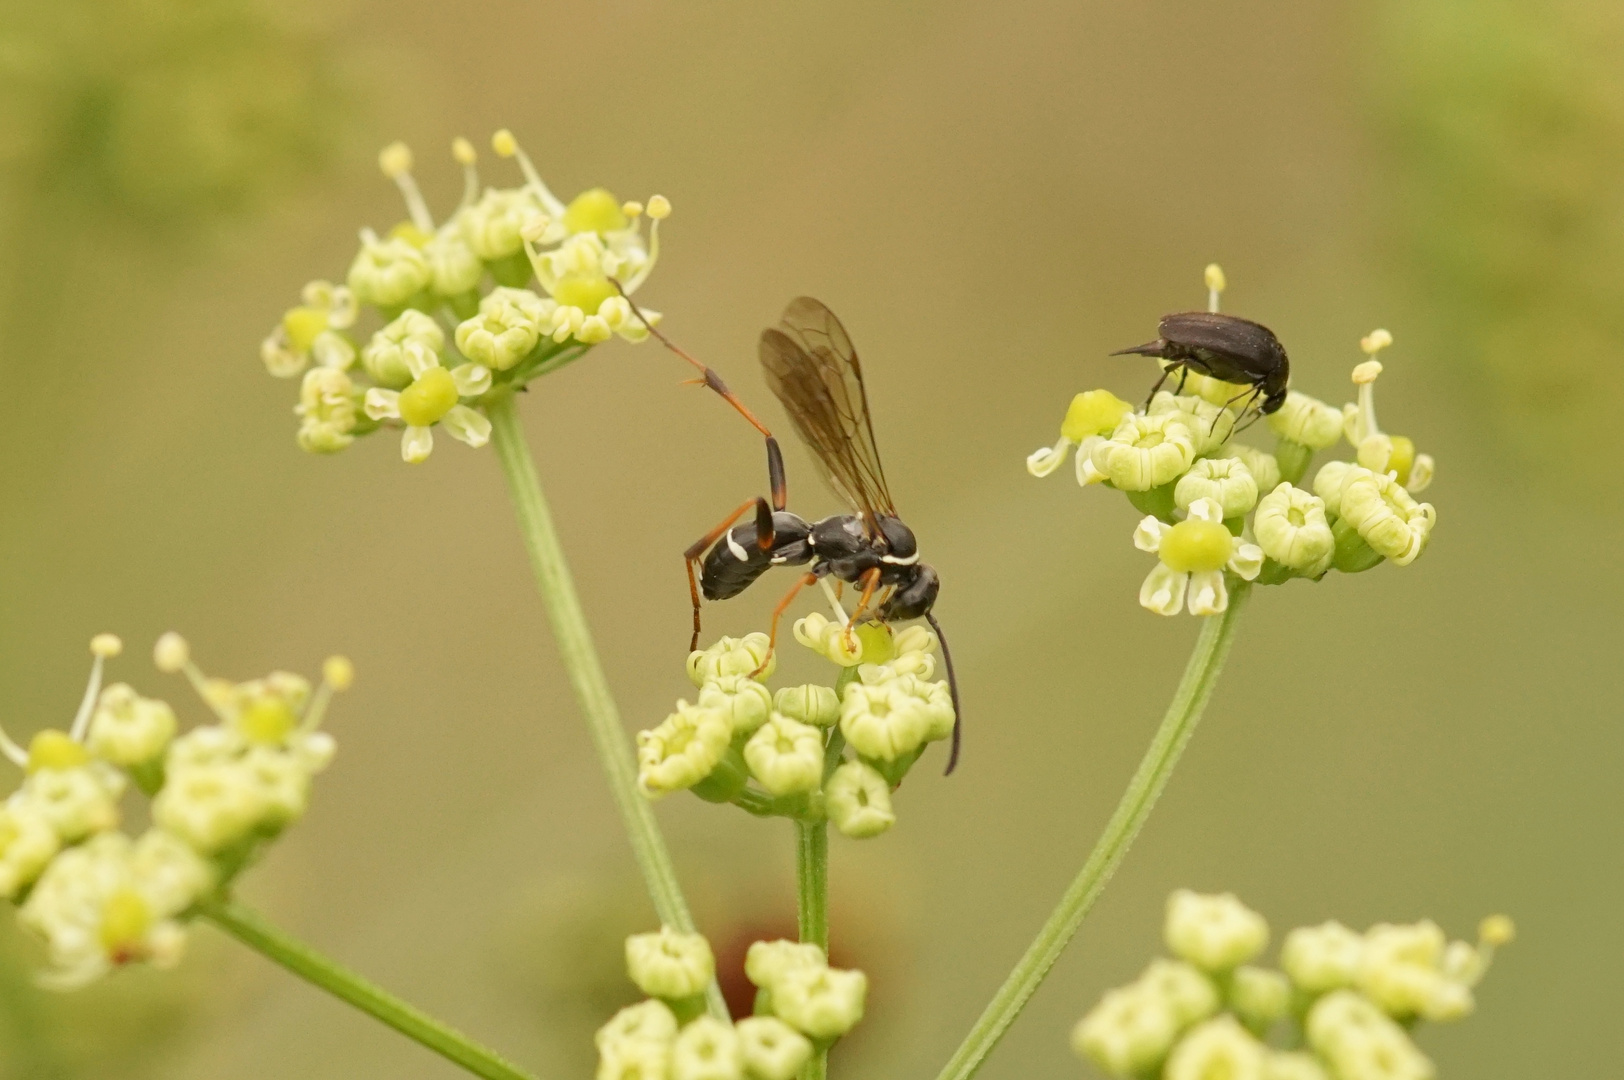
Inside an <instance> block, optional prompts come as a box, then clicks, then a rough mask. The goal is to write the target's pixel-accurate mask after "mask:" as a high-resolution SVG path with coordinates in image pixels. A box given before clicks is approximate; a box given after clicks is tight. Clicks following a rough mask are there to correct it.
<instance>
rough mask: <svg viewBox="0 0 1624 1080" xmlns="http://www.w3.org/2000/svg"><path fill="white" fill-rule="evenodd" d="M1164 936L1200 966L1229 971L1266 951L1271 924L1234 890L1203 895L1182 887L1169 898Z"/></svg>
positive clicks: (1207, 968) (1170, 944)
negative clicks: (1238, 898) (1246, 903)
mask: <svg viewBox="0 0 1624 1080" xmlns="http://www.w3.org/2000/svg"><path fill="white" fill-rule="evenodd" d="M1163 936H1164V938H1165V939H1166V941H1167V947H1168V948H1170V949H1172V950H1173V952H1174V953H1175V954H1177V955H1178V956H1180V957H1183V958H1184V959H1185V960H1188V961H1190V963H1192V964H1194V965H1196V966H1197V967H1199V968H1202V969H1204V970H1206V971H1227V970H1229V969H1231V968H1233V967H1235V966H1237V965H1239V964H1243V963H1245V962H1246V961H1248V960H1250V959H1252V957H1254V956H1256V955H1257V954H1258V953H1260V952H1262V951H1263V947H1264V946H1265V945H1267V944H1268V943H1269V926H1268V923H1266V922H1264V921H1263V916H1261V915H1259V914H1258V913H1257V912H1255V911H1253V910H1252V909H1251V908H1248V907H1247V906H1246V905H1245V904H1242V903H1241V902H1240V901H1239V900H1237V899H1236V898H1235V896H1234V894H1232V893H1222V894H1220V895H1213V896H1203V895H1201V894H1199V893H1195V892H1191V891H1190V890H1189V889H1179V890H1178V891H1177V892H1175V893H1173V895H1172V896H1170V897H1168V899H1167V921H1166V923H1165V925H1164V927H1163Z"/></svg>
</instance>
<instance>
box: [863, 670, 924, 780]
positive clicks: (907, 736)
mask: <svg viewBox="0 0 1624 1080" xmlns="http://www.w3.org/2000/svg"><path fill="white" fill-rule="evenodd" d="M934 720H935V718H934V716H933V715H932V710H931V708H930V705H929V703H927V702H926V701H923V700H921V699H920V698H917V697H915V696H913V695H912V694H909V693H906V692H904V691H903V690H901V689H899V688H898V687H896V686H895V685H893V684H889V683H888V684H885V685H881V686H868V685H865V684H864V683H862V682H855V683H852V684H851V685H849V686H847V687H846V693H845V696H844V698H843V700H842V701H841V706H840V730H841V731H842V732H843V733H844V734H845V736H846V741H847V742H848V743H850V744H851V745H852V748H853V749H855V750H856V751H857V752H858V753H859V754H861V755H863V756H864V757H866V758H873V759H876V760H880V761H887V762H891V761H896V760H898V759H900V758H903V757H906V756H907V755H909V754H912V753H913V752H914V751H915V750H918V749H919V748H920V747H921V746H923V745H924V743H925V742H926V740H927V739H929V738H930V735H931V732H932V730H933V729H934V728H935V726H936V725H935V723H934Z"/></svg>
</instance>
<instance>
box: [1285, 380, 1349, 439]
mask: <svg viewBox="0 0 1624 1080" xmlns="http://www.w3.org/2000/svg"><path fill="white" fill-rule="evenodd" d="M1269 427H1270V429H1272V430H1273V431H1274V433H1275V434H1276V435H1278V436H1280V437H1281V438H1282V439H1289V440H1291V441H1292V442H1294V443H1298V444H1299V445H1302V446H1306V447H1308V448H1309V449H1310V450H1325V449H1328V448H1329V447H1332V446H1334V445H1336V441H1337V440H1338V439H1340V438H1341V437H1342V411H1341V410H1340V409H1338V408H1336V407H1335V406H1334V405H1327V404H1325V402H1323V401H1320V400H1319V399H1318V398H1312V397H1309V396H1308V395H1307V394H1300V393H1298V392H1297V391H1295V390H1293V391H1291V392H1290V393H1288V394H1287V395H1286V402H1285V404H1284V405H1282V406H1280V408H1279V409H1278V410H1276V411H1275V412H1274V413H1273V414H1271V415H1270V416H1269Z"/></svg>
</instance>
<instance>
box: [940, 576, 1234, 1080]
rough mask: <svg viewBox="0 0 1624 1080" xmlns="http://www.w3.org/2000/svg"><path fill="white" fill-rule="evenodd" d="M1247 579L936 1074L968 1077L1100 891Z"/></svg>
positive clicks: (1200, 641)
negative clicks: (1084, 845)
mask: <svg viewBox="0 0 1624 1080" xmlns="http://www.w3.org/2000/svg"><path fill="white" fill-rule="evenodd" d="M1251 592H1252V585H1251V583H1250V582H1246V581H1239V580H1237V579H1235V578H1233V577H1231V578H1230V580H1229V607H1228V609H1227V610H1226V611H1225V612H1224V613H1223V614H1222V615H1217V616H1212V617H1210V618H1207V619H1205V620H1203V623H1204V625H1203V626H1202V628H1201V636H1200V637H1199V638H1197V639H1196V644H1195V651H1194V652H1193V653H1191V654H1190V661H1189V663H1188V664H1186V665H1185V668H1184V677H1183V678H1182V679H1180V680H1179V686H1178V690H1176V691H1175V692H1174V694H1173V700H1172V702H1171V703H1170V704H1169V705H1168V706H1167V715H1166V716H1164V717H1163V718H1162V724H1161V727H1159V728H1157V729H1156V735H1155V737H1154V738H1153V739H1151V742H1150V749H1148V750H1146V751H1145V756H1144V758H1143V759H1142V760H1141V761H1140V762H1139V768H1138V770H1137V771H1136V772H1135V773H1134V774H1133V779H1132V780H1131V781H1129V783H1128V790H1127V791H1125V792H1123V793H1122V800H1121V801H1120V802H1118V803H1117V808H1116V811H1115V812H1114V813H1112V815H1111V820H1110V821H1109V822H1107V823H1106V826H1105V831H1104V832H1103V833H1101V834H1100V838H1099V839H1098V840H1097V841H1095V843H1094V850H1093V851H1092V852H1090V853H1089V856H1088V861H1087V862H1085V863H1084V864H1083V868H1082V870H1080V871H1079V872H1078V874H1077V877H1076V878H1075V879H1073V880H1072V883H1071V885H1069V886H1068V887H1067V888H1066V891H1065V893H1064V894H1063V895H1062V896H1061V898H1060V903H1059V905H1058V906H1057V907H1056V908H1055V909H1054V912H1053V914H1051V915H1050V916H1049V919H1048V921H1047V922H1045V923H1044V924H1043V929H1041V930H1039V931H1038V935H1037V937H1036V938H1034V939H1033V941H1032V944H1031V945H1029V946H1027V949H1026V953H1025V955H1023V956H1022V957H1021V959H1020V961H1019V962H1018V963H1017V964H1016V965H1015V968H1014V970H1012V971H1011V972H1010V973H1009V977H1008V978H1006V979H1005V980H1004V985H1003V986H1001V987H999V988H998V993H997V994H995V995H993V999H992V1001H991V1002H989V1003H988V1005H987V1008H986V1009H985V1010H984V1011H983V1012H982V1014H981V1016H980V1018H979V1019H978V1020H976V1022H975V1026H973V1027H972V1028H971V1029H970V1033H969V1034H968V1035H966V1036H965V1039H964V1042H963V1043H961V1044H960V1045H959V1048H958V1049H957V1050H956V1051H954V1053H953V1056H952V1057H951V1058H950V1059H948V1062H947V1065H946V1066H945V1067H944V1068H943V1069H942V1071H941V1073H940V1074H938V1080H968V1078H969V1077H972V1076H974V1075H975V1074H976V1071H977V1070H978V1069H980V1068H981V1066H982V1064H983V1063H984V1062H985V1061H986V1059H987V1055H988V1054H990V1053H992V1049H993V1047H995V1046H997V1045H998V1040H999V1039H1001V1038H1003V1037H1004V1033H1005V1032H1006V1031H1008V1030H1009V1026H1010V1025H1011V1024H1012V1023H1014V1022H1015V1018H1016V1017H1017V1016H1019V1015H1020V1012H1021V1010H1022V1009H1024V1008H1025V1007H1026V1003H1027V1002H1028V1001H1029V1000H1030V999H1031V997H1032V995H1033V994H1034V993H1035V992H1036V991H1037V988H1038V986H1039V985H1040V984H1041V983H1042V982H1043V980H1044V978H1046V977H1047V976H1048V974H1049V970H1050V969H1051V968H1053V967H1054V965H1055V961H1057V960H1059V959H1060V954H1061V953H1062V952H1063V951H1065V948H1066V945H1067V943H1068V942H1070V941H1071V938H1072V935H1073V934H1075V933H1076V932H1077V928H1078V927H1079V926H1081V925H1082V922H1083V919H1084V918H1085V917H1086V916H1087V915H1088V912H1089V909H1091V908H1092V907H1093V906H1094V901H1096V900H1098V899H1099V896H1100V893H1101V892H1103V891H1104V890H1105V885H1106V883H1107V882H1108V881H1110V880H1111V875H1112V874H1114V873H1115V872H1116V869H1117V866H1118V865H1120V864H1121V862H1122V858H1123V856H1124V855H1126V854H1127V853H1128V848H1129V847H1130V846H1131V845H1132V844H1133V841H1134V838H1135V837H1136V836H1138V835H1139V830H1140V828H1141V827H1142V826H1143V825H1144V823H1145V819H1146V818H1148V817H1149V816H1150V811H1151V809H1152V808H1153V807H1154V806H1155V805H1156V799H1157V798H1158V797H1159V796H1160V795H1161V793H1162V789H1163V788H1165V787H1166V786H1167V781H1168V778H1169V777H1171V776H1172V775H1173V768H1174V766H1176V765H1177V764H1178V760H1179V756H1180V755H1181V754H1183V753H1184V747H1185V745H1186V744H1187V743H1189V741H1190V736H1191V735H1192V734H1193V733H1194V732H1195V727H1196V724H1197V723H1199V722H1200V720H1201V714H1202V712H1203V711H1204V710H1205V709H1206V707H1207V701H1208V700H1209V699H1210V698H1211V697H1212V688H1213V686H1214V685H1215V684H1216V683H1217V681H1218V673H1219V672H1220V671H1221V670H1222V669H1223V666H1224V657H1225V656H1226V655H1228V653H1229V646H1230V642H1231V641H1232V640H1233V638H1234V634H1235V623H1236V621H1237V620H1238V619H1239V618H1240V614H1241V610H1242V609H1243V608H1244V607H1245V606H1246V601H1247V598H1248V597H1249V596H1250V595H1251Z"/></svg>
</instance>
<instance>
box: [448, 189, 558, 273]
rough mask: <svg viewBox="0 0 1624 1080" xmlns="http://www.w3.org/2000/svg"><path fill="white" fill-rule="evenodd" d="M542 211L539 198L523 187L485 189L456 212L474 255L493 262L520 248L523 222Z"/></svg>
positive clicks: (463, 233) (543, 211)
mask: <svg viewBox="0 0 1624 1080" xmlns="http://www.w3.org/2000/svg"><path fill="white" fill-rule="evenodd" d="M545 211H546V207H545V206H544V205H543V203H542V202H541V200H540V199H539V198H537V196H536V195H535V193H534V192H532V191H530V190H528V189H526V188H511V189H506V190H502V189H498V188H486V189H485V194H484V195H483V196H481V198H480V200H479V201H478V202H477V203H475V204H474V205H473V206H470V207H468V209H466V210H464V211H463V212H462V213H461V214H459V215H458V218H457V223H458V225H459V226H460V227H461V229H462V237H463V240H464V241H465V242H466V243H467V244H468V247H469V248H470V249H472V250H473V252H474V254H476V255H478V256H479V257H480V258H481V259H484V260H485V261H487V262H495V261H496V260H498V259H502V258H506V257H507V256H509V255H514V254H517V253H518V252H519V251H520V250H522V249H523V247H524V237H523V231H524V227H525V225H526V224H527V223H528V222H529V221H530V220H531V219H532V218H534V217H536V216H538V215H540V214H543V213H545Z"/></svg>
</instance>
